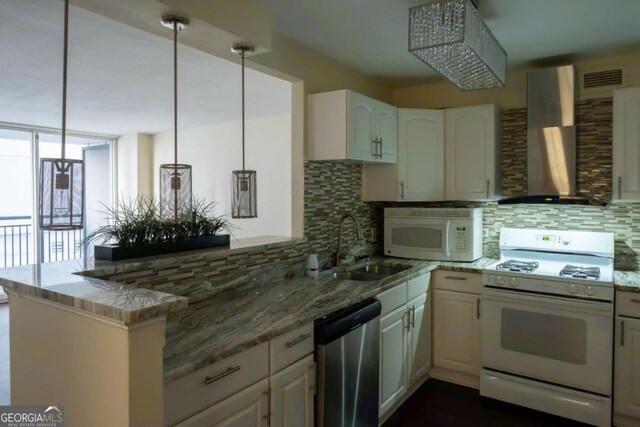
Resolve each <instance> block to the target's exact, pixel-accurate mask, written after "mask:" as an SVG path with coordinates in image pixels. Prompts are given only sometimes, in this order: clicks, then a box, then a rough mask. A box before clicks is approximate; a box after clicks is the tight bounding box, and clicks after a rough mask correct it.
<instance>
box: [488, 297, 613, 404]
mask: <svg viewBox="0 0 640 427" xmlns="http://www.w3.org/2000/svg"><path fill="white" fill-rule="evenodd" d="M481 313H482V316H481V317H482V364H483V366H484V367H486V368H492V369H496V370H500V371H504V372H508V373H512V374H517V375H522V376H525V377H529V378H532V379H538V380H543V381H547V382H549V383H554V384H559V385H565V386H569V387H574V388H577V389H580V390H585V391H591V392H594V393H600V394H603V395H606V396H609V395H611V369H612V354H613V348H612V346H613V304H611V303H606V302H597V301H585V300H578V299H569V298H563V297H554V296H542V295H533V294H526V293H522V292H514V291H507V290H497V289H494V288H487V287H485V288H483V291H482V305H481Z"/></svg>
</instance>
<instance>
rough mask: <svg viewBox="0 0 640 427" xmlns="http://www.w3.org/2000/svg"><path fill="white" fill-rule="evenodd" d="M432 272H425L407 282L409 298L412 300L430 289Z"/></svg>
mask: <svg viewBox="0 0 640 427" xmlns="http://www.w3.org/2000/svg"><path fill="white" fill-rule="evenodd" d="M430 279H431V273H427V274H424V275H422V276H420V277H416V278H415V279H411V280H409V281H408V282H407V299H408V300H412V299H414V298H415V297H417V296H419V295H422V294H424V293H426V292H427V291H428V290H429V280H430Z"/></svg>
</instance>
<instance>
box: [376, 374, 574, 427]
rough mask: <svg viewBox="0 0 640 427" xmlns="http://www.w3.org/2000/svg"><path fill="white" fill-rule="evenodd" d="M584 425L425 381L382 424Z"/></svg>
mask: <svg viewBox="0 0 640 427" xmlns="http://www.w3.org/2000/svg"><path fill="white" fill-rule="evenodd" d="M414 426H415V427H426V426H442V427H480V426H491V427H555V426H562V427H584V426H586V424H582V423H578V422H575V421H571V420H567V419H565V418H560V417H556V416H553V415H549V414H545V413H542V412H538V411H534V410H531V409H528V408H523V407H520V406H516V405H511V404H509V403H505V402H500V401H497V400H493V399H488V398H485V397H481V396H480V394H478V390H475V389H471V388H467V387H462V386H459V385H456V384H451V383H447V382H444V381H438V380H428V381H427V382H426V383H424V384H423V385H422V386H421V387H420V388H419V389H418V390H416V392H415V393H414V394H413V395H412V396H411V397H410V398H409V399H408V400H407V401H406V402H405V403H404V404H403V405H402V406H401V407H400V408H399V409H398V410H397V411H396V412H395V413H394V414H393V415H392V416H391V417H390V418H389V419H388V420H387V422H386V423H384V424H383V426H382V427H414Z"/></svg>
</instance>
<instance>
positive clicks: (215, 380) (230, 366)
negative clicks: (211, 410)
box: [164, 342, 269, 425]
mask: <svg viewBox="0 0 640 427" xmlns="http://www.w3.org/2000/svg"><path fill="white" fill-rule="evenodd" d="M268 347H269V343H267V342H264V343H262V344H259V345H257V346H255V347H252V348H250V349H248V350H245V351H243V352H241V353H238V354H235V355H233V356H231V357H229V358H227V359H224V360H221V361H219V362H216V363H214V364H212V365H209V366H207V367H205V368H202V369H199V370H197V371H195V372H193V373H191V374H189V375H185V376H184V377H182V378H178V379H177V380H175V381H172V382H170V383H168V384H166V385H165V386H164V411H165V424H166V425H173V424H175V423H176V422H177V421H180V420H182V419H184V418H186V417H188V416H189V415H192V414H195V413H196V412H198V411H201V410H203V409H205V408H207V407H209V406H211V405H213V404H214V403H217V402H219V401H221V400H222V399H224V398H226V397H228V396H231V395H232V394H234V393H236V392H238V391H240V390H242V389H244V388H246V387H248V386H250V385H251V384H254V383H257V382H258V381H260V380H261V379H263V378H266V377H268V376H269V348H268Z"/></svg>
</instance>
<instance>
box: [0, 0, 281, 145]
mask: <svg viewBox="0 0 640 427" xmlns="http://www.w3.org/2000/svg"><path fill="white" fill-rule="evenodd" d="M69 21H70V29H69V44H70V46H69V82H68V94H69V99H68V102H69V104H68V113H67V128H68V129H72V130H75V131H86V132H92V133H102V134H110V135H122V134H126V133H130V132H143V133H156V132H161V131H166V130H170V129H172V128H173V90H172V89H173V46H172V42H171V40H170V39H166V38H163V37H159V36H156V35H153V34H150V33H147V32H144V31H141V30H138V29H136V28H133V27H130V26H127V25H124V24H121V23H119V22H116V21H113V20H110V19H107V18H104V17H102V16H100V15H97V14H94V13H92V12H89V11H86V10H84V9H80V8H77V7H74V6H71V7H70V17H69ZM62 24H63V2H61V1H52V0H20V1H16V0H0V57H2V58H3V63H2V79H0V121H2V122H11V123H21V124H28V125H36V126H46V127H54V128H60V126H61V111H62V109H61V96H62V40H63V25H62ZM158 25H160V24H159V23H158ZM167 31H169V30H167ZM186 31H189V29H187V30H186ZM178 58H179V70H178V76H179V82H178V90H179V93H178V100H179V101H178V102H179V107H178V111H179V114H178V126H179V128H193V127H199V126H205V125H211V124H215V123H222V122H230V121H236V120H239V119H240V114H241V111H240V100H241V98H240V97H241V90H240V66H239V65H238V64H235V63H232V62H229V61H226V60H224V59H220V58H217V57H215V56H212V55H209V54H207V53H204V52H202V51H199V50H196V49H192V48H189V47H185V46H179V47H178ZM246 91H247V98H246V113H247V117H248V118H256V117H264V116H269V115H274V114H282V113H287V112H290V108H291V106H290V105H291V88H290V83H288V82H285V81H283V80H279V79H276V78H274V77H271V76H268V75H266V74H263V73H260V72H257V71H253V70H250V69H247V71H246Z"/></svg>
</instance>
